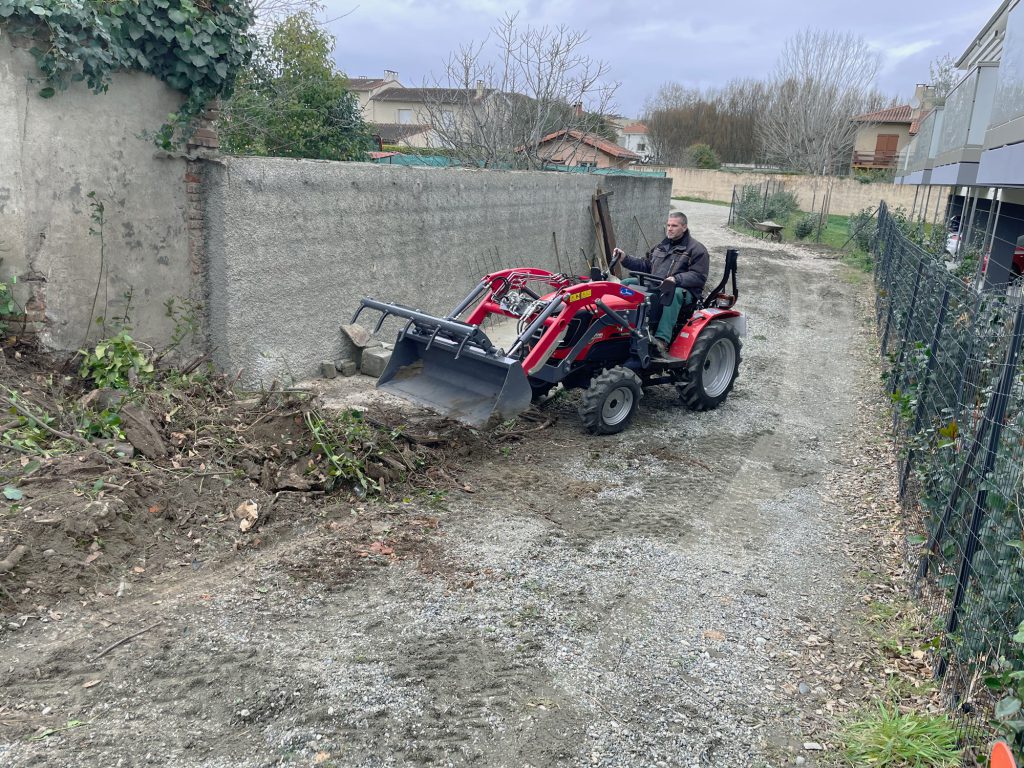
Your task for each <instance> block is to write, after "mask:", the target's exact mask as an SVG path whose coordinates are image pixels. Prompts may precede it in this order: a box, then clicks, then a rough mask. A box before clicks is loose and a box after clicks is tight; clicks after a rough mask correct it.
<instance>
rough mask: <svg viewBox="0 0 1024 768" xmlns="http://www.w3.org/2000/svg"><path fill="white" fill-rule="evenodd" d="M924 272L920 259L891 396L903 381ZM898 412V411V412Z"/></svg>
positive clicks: (895, 368)
mask: <svg viewBox="0 0 1024 768" xmlns="http://www.w3.org/2000/svg"><path fill="white" fill-rule="evenodd" d="M923 272H924V259H918V262H917V275H915V276H914V288H913V290H912V291H911V294H910V306H909V307H907V322H906V323H904V325H903V339H902V341H901V342H900V352H899V354H898V355H897V356H896V364H895V365H894V366H893V376H892V381H891V383H890V389H889V394H891V395H895V394H896V390H897V389H898V388H899V384H900V382H901V381H902V377H900V375H899V372H900V368H901V367H902V366H903V358H904V357H905V356H906V353H907V344H909V343H910V337H911V335H912V331H913V327H912V324H913V322H914V312H915V310H916V309H917V292H918V290H919V289H920V287H921V274H922V273H923ZM897 412H898V411H897ZM895 427H896V423H895V422H893V428H895Z"/></svg>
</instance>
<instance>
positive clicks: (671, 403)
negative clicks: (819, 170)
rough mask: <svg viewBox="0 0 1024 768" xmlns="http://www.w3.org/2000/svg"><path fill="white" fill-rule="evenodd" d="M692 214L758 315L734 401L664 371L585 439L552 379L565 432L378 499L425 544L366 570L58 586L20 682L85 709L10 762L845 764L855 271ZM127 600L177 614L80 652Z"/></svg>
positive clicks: (1, 752) (859, 328)
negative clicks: (838, 497)
mask: <svg viewBox="0 0 1024 768" xmlns="http://www.w3.org/2000/svg"><path fill="white" fill-rule="evenodd" d="M681 207H682V209H683V210H685V211H686V212H687V213H688V214H689V216H690V224H691V228H692V230H693V233H694V235H695V236H696V237H697V238H698V239H699V240H701V241H703V242H704V243H705V244H706V245H707V246H708V248H709V250H710V251H711V252H712V275H711V280H712V281H713V280H716V279H717V278H718V277H719V276H720V274H721V272H720V270H721V268H722V267H721V264H722V256H723V253H724V249H725V247H726V246H727V245H736V246H737V247H738V248H739V249H740V261H739V287H740V291H741V298H740V302H739V307H740V308H741V309H742V310H743V311H744V312H746V313H747V314H748V317H749V334H750V335H749V336H748V337H747V338H746V339H744V348H743V362H742V364H741V367H740V378H739V380H738V382H737V385H736V388H735V390H734V391H733V393H732V394H731V395H730V397H729V399H728V400H727V401H726V403H725V404H724V405H723V406H722V407H721V408H719V409H718V410H716V411H713V412H710V413H703V414H696V413H691V412H689V411H687V410H685V409H683V408H682V407H680V406H679V405H678V404H677V401H676V398H675V393H674V391H672V390H671V389H669V388H664V391H651V392H648V393H647V394H646V396H645V398H644V400H643V402H642V405H641V411H640V413H639V415H638V417H637V419H636V420H635V422H634V424H633V426H632V427H631V428H630V429H629V430H628V431H627V432H625V433H623V434H621V435H616V436H611V437H591V436H587V435H584V434H583V433H582V432H581V429H580V424H579V421H578V418H577V416H576V414H575V401H574V399H573V397H571V396H569V397H564V398H561V399H559V398H556V399H555V400H554V401H552V402H551V403H549V404H548V405H547V406H546V409H547V410H548V411H549V412H551V413H553V414H556V415H557V416H558V417H559V418H558V420H557V422H556V423H555V425H554V426H552V427H551V428H548V429H545V430H541V431H537V432H535V433H532V435H531V436H530V437H529V438H528V439H527V440H526V441H524V442H521V443H518V444H516V445H511V446H509V447H506V448H504V449H500V450H498V449H496V450H491V451H479V452H477V453H476V454H471V455H469V456H467V457H466V458H465V464H464V466H463V467H462V468H461V473H460V475H459V480H460V482H461V483H462V484H463V485H464V490H462V491H459V492H457V493H455V494H450V495H448V496H446V497H445V498H425V497H415V498H411V499H409V500H408V501H407V503H404V504H396V505H394V507H393V508H392V509H390V510H384V511H385V512H386V513H387V514H385V515H384V516H383V517H382V519H383V522H382V523H380V526H381V527H380V531H381V532H382V535H384V534H386V532H387V527H388V525H389V523H388V520H389V519H391V518H389V517H388V515H391V516H392V518H393V519H395V520H399V519H404V520H409V519H418V518H424V519H429V520H430V521H431V525H433V526H436V532H435V534H433V539H432V541H433V544H432V546H431V547H430V548H429V549H428V550H425V551H424V554H423V556H422V557H418V558H409V559H405V560H396V561H385V562H384V563H383V564H381V565H379V566H374V567H369V566H368V567H367V568H365V569H363V570H362V571H360V572H359V574H358V577H355V578H353V577H348V578H340V577H336V576H335V575H334V574H333V572H332V570H331V568H330V567H329V562H328V560H326V559H325V556H324V553H326V552H329V551H330V550H329V541H328V540H327V539H325V536H326V534H324V533H323V532H322V530H321V528H317V529H315V530H313V529H312V528H311V529H310V530H309V532H308V535H307V536H306V537H304V538H298V537H296V538H294V539H293V540H291V541H289V542H286V543H283V544H280V545H278V546H275V547H271V548H269V549H266V550H263V551H259V552H255V553H250V554H248V555H246V556H241V555H240V556H238V557H236V558H234V559H231V560H229V561H228V562H227V563H226V564H224V565H222V566H221V567H219V568H217V569H214V570H212V571H210V572H207V571H205V570H204V571H201V572H197V573H195V574H191V575H183V574H184V572H182V573H179V574H177V575H174V576H173V577H168V578H167V579H165V580H163V581H161V582H157V583H156V584H154V586H153V589H152V591H150V592H148V593H146V594H137V595H129V596H126V597H125V598H124V599H123V600H122V601H120V602H118V603H116V604H114V605H108V606H107V607H106V608H104V610H103V611H102V612H101V611H99V610H97V609H94V608H85V607H78V606H77V604H76V603H75V602H74V601H69V605H67V606H64V608H63V610H65V611H67V615H66V616H65V618H64V619H63V620H62V621H60V622H59V623H58V622H52V623H48V624H42V623H36V624H33V625H29V626H28V627H26V628H25V629H24V630H23V631H21V632H20V633H19V634H18V635H17V637H16V639H12V640H11V641H10V642H9V643H8V644H7V646H6V647H5V648H4V649H3V650H2V651H0V665H2V666H3V667H4V668H5V669H7V670H14V669H15V668H17V669H24V670H32V669H36V670H37V672H36V673H34V674H30V673H29V672H27V671H26V672H25V673H24V674H22V675H20V676H19V677H18V679H19V680H20V682H19V683H18V685H17V686H14V687H13V688H10V689H9V690H8V691H7V692H6V693H5V696H9V697H10V700H11V701H13V700H15V699H17V700H18V701H21V702H23V703H24V702H27V704H26V706H30V707H31V708H33V709H36V708H38V709H41V708H42V707H44V706H45V707H50V708H51V709H53V710H54V711H56V712H58V713H59V714H60V720H61V722H63V721H64V720H67V721H68V722H75V723H77V725H74V726H71V727H67V728H65V729H62V730H60V731H58V732H55V733H53V734H50V735H49V736H48V737H47V738H46V739H43V740H40V741H33V742H28V741H17V742H9V743H7V744H0V762H2V763H4V764H6V765H12V766H30V765H33V766H34V765H61V766H97V765H104V766H115V765H126V766H127V765H166V766H175V767H178V768H186V767H191V766H225V767H226V766H231V767H232V768H239V767H242V766H269V765H277V764H295V765H314V764H317V765H337V766H367V767H369V766H423V765H439V766H447V765H452V766H462V765H481V766H510V767H511V766H517V767H519V766H537V767H538V768H540V767H541V766H555V765H566V766H616V767H618V768H626V767H628V766H637V767H639V766H645V767H647V766H712V765H749V766H779V765H789V764H793V763H794V762H798V763H802V762H807V763H808V764H813V763H815V762H817V761H820V760H822V756H824V757H825V759H826V760H830V759H831V755H832V754H833V753H831V752H830V751H829V750H828V749H827V747H828V742H829V733H828V728H829V722H830V720H829V716H828V712H829V710H830V709H831V708H832V705H833V703H834V700H835V699H836V698H838V697H841V696H843V695H847V694H848V692H847V691H846V686H847V685H848V681H847V680H845V679H839V680H838V681H837V680H836V679H835V678H828V677H827V676H825V675H824V674H823V670H825V669H831V668H833V667H836V666H838V665H839V662H840V661H841V660H842V658H843V654H844V652H845V651H844V649H845V644H846V643H847V642H853V640H850V639H848V638H851V637H854V636H856V634H857V632H858V630H857V628H856V627H857V624H856V622H854V621H852V616H853V615H854V614H855V613H856V611H857V606H858V604H859V595H860V590H859V587H858V582H857V579H856V576H855V574H856V570H857V568H858V566H857V565H855V564H854V563H853V562H851V560H850V557H849V556H848V554H847V552H848V549H849V547H848V543H847V542H848V541H849V538H850V533H849V532H848V531H847V527H848V526H846V525H845V523H844V510H843V509H842V508H841V507H840V506H838V505H836V504H833V503H831V502H826V501H825V499H826V498H828V497H829V495H830V490H831V489H830V483H831V480H830V478H831V474H830V472H831V470H832V469H834V467H835V466H837V465H838V464H839V463H840V462H841V461H842V459H841V449H842V448H843V447H844V445H845V444H847V443H848V442H849V441H853V440H856V438H857V436H856V433H855V424H856V422H857V402H858V400H859V399H861V398H863V397H864V396H865V393H869V392H870V388H871V382H870V376H869V375H866V374H865V373H864V372H863V371H864V370H865V360H866V359H867V352H866V349H867V345H866V344H865V341H864V339H865V336H864V321H863V317H862V314H861V310H859V309H858V298H859V297H862V296H863V293H864V292H865V291H866V290H867V289H866V287H865V286H864V284H863V283H861V284H858V283H857V282H856V281H851V280H849V279H844V277H843V274H844V273H843V270H842V268H840V267H839V265H838V263H837V262H836V261H834V260H831V259H828V258H824V257H820V256H816V255H815V254H813V253H811V252H809V251H806V250H803V249H802V248H800V247H793V246H789V245H788V244H781V245H775V244H769V243H767V242H763V241H760V240H756V239H752V238H746V237H743V236H739V235H736V234H734V233H732V232H730V231H728V230H727V229H726V228H725V226H724V225H725V219H726V215H727V210H728V209H726V208H724V207H719V206H712V205H702V204H694V203H684V204H681ZM648 234H649V235H650V234H651V233H648ZM346 513H347V510H346ZM358 513H359V510H358V509H355V510H353V514H358ZM303 564H305V565H306V566H308V568H307V569H306V571H304V574H305V575H303V576H302V577H299V576H296V574H297V573H299V569H297V566H300V565H303ZM185 570H186V571H187V569H185ZM115 619H116V620H118V621H120V623H121V625H122V626H137V627H140V628H141V627H147V626H150V625H151V624H153V623H154V622H156V621H158V620H159V621H162V622H163V623H162V624H161V625H160V626H158V627H157V628H155V629H153V630H152V631H150V632H148V633H147V634H145V635H143V636H141V637H139V638H138V639H136V640H134V641H133V642H132V643H130V644H128V645H126V646H123V647H122V649H120V650H119V651H118V652H115V653H111V654H109V655H108V656H106V657H104V658H103V659H102V660H99V661H96V662H91V661H89V658H88V657H89V654H88V653H86V651H85V650H84V649H86V648H87V647H89V648H95V647H97V645H105V644H106V643H105V642H104V643H102V644H100V643H99V641H96V640H94V638H95V637H96V635H97V633H102V631H103V629H102V628H103V622H104V621H111V620H115ZM107 626H109V624H107ZM119 634H126V633H124V632H121V633H119ZM89 643H92V644H91V645H88V644H89ZM40 669H41V670H42V672H39V670H40ZM93 678H96V679H100V680H102V681H103V684H102V685H98V686H97V687H96V688H89V689H86V690H83V689H82V684H83V682H85V681H88V680H90V679H93ZM72 719H73V720H72ZM819 745H821V746H824V747H826V749H825V750H822V751H819V750H818V749H816V747H818V746H819Z"/></svg>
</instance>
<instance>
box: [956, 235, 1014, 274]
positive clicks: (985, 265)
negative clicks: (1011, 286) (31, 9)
mask: <svg viewBox="0 0 1024 768" xmlns="http://www.w3.org/2000/svg"><path fill="white" fill-rule="evenodd" d="M947 246H948V242H947ZM986 269H988V254H987V253H986V254H985V258H984V260H983V261H982V263H981V274H983V275H984V274H985V270H986ZM1022 274H1024V235H1021V236H1020V237H1018V238H1017V243H1016V245H1014V247H1013V262H1012V263H1011V264H1010V280H1009V282H1010V283H1016V282H1017V281H1018V280H1020V278H1021V275H1022Z"/></svg>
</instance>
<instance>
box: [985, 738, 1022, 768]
mask: <svg viewBox="0 0 1024 768" xmlns="http://www.w3.org/2000/svg"><path fill="white" fill-rule="evenodd" d="M989 768H1017V762H1016V761H1015V760H1014V759H1013V753H1012V752H1011V751H1010V748H1009V747H1008V746H1006V742H1005V741H997V742H996V743H995V746H993V747H992V758H991V760H990V761H989Z"/></svg>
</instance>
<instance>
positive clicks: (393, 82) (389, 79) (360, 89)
mask: <svg viewBox="0 0 1024 768" xmlns="http://www.w3.org/2000/svg"><path fill="white" fill-rule="evenodd" d="M404 87H405V86H404V85H402V84H401V83H400V82H398V73H397V72H395V71H394V70H391V69H385V70H384V77H350V78H349V79H348V89H349V91H351V92H352V93H354V94H355V95H356V98H358V99H359V108H360V109H361V110H363V119H364V120H367V121H370V122H372V118H371V116H370V114H369V112H368V111H367V110H368V107H369V104H370V99H372V98H373V97H374V96H376V95H377V94H378V93H380V92H381V91H383V90H385V89H387V88H404Z"/></svg>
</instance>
